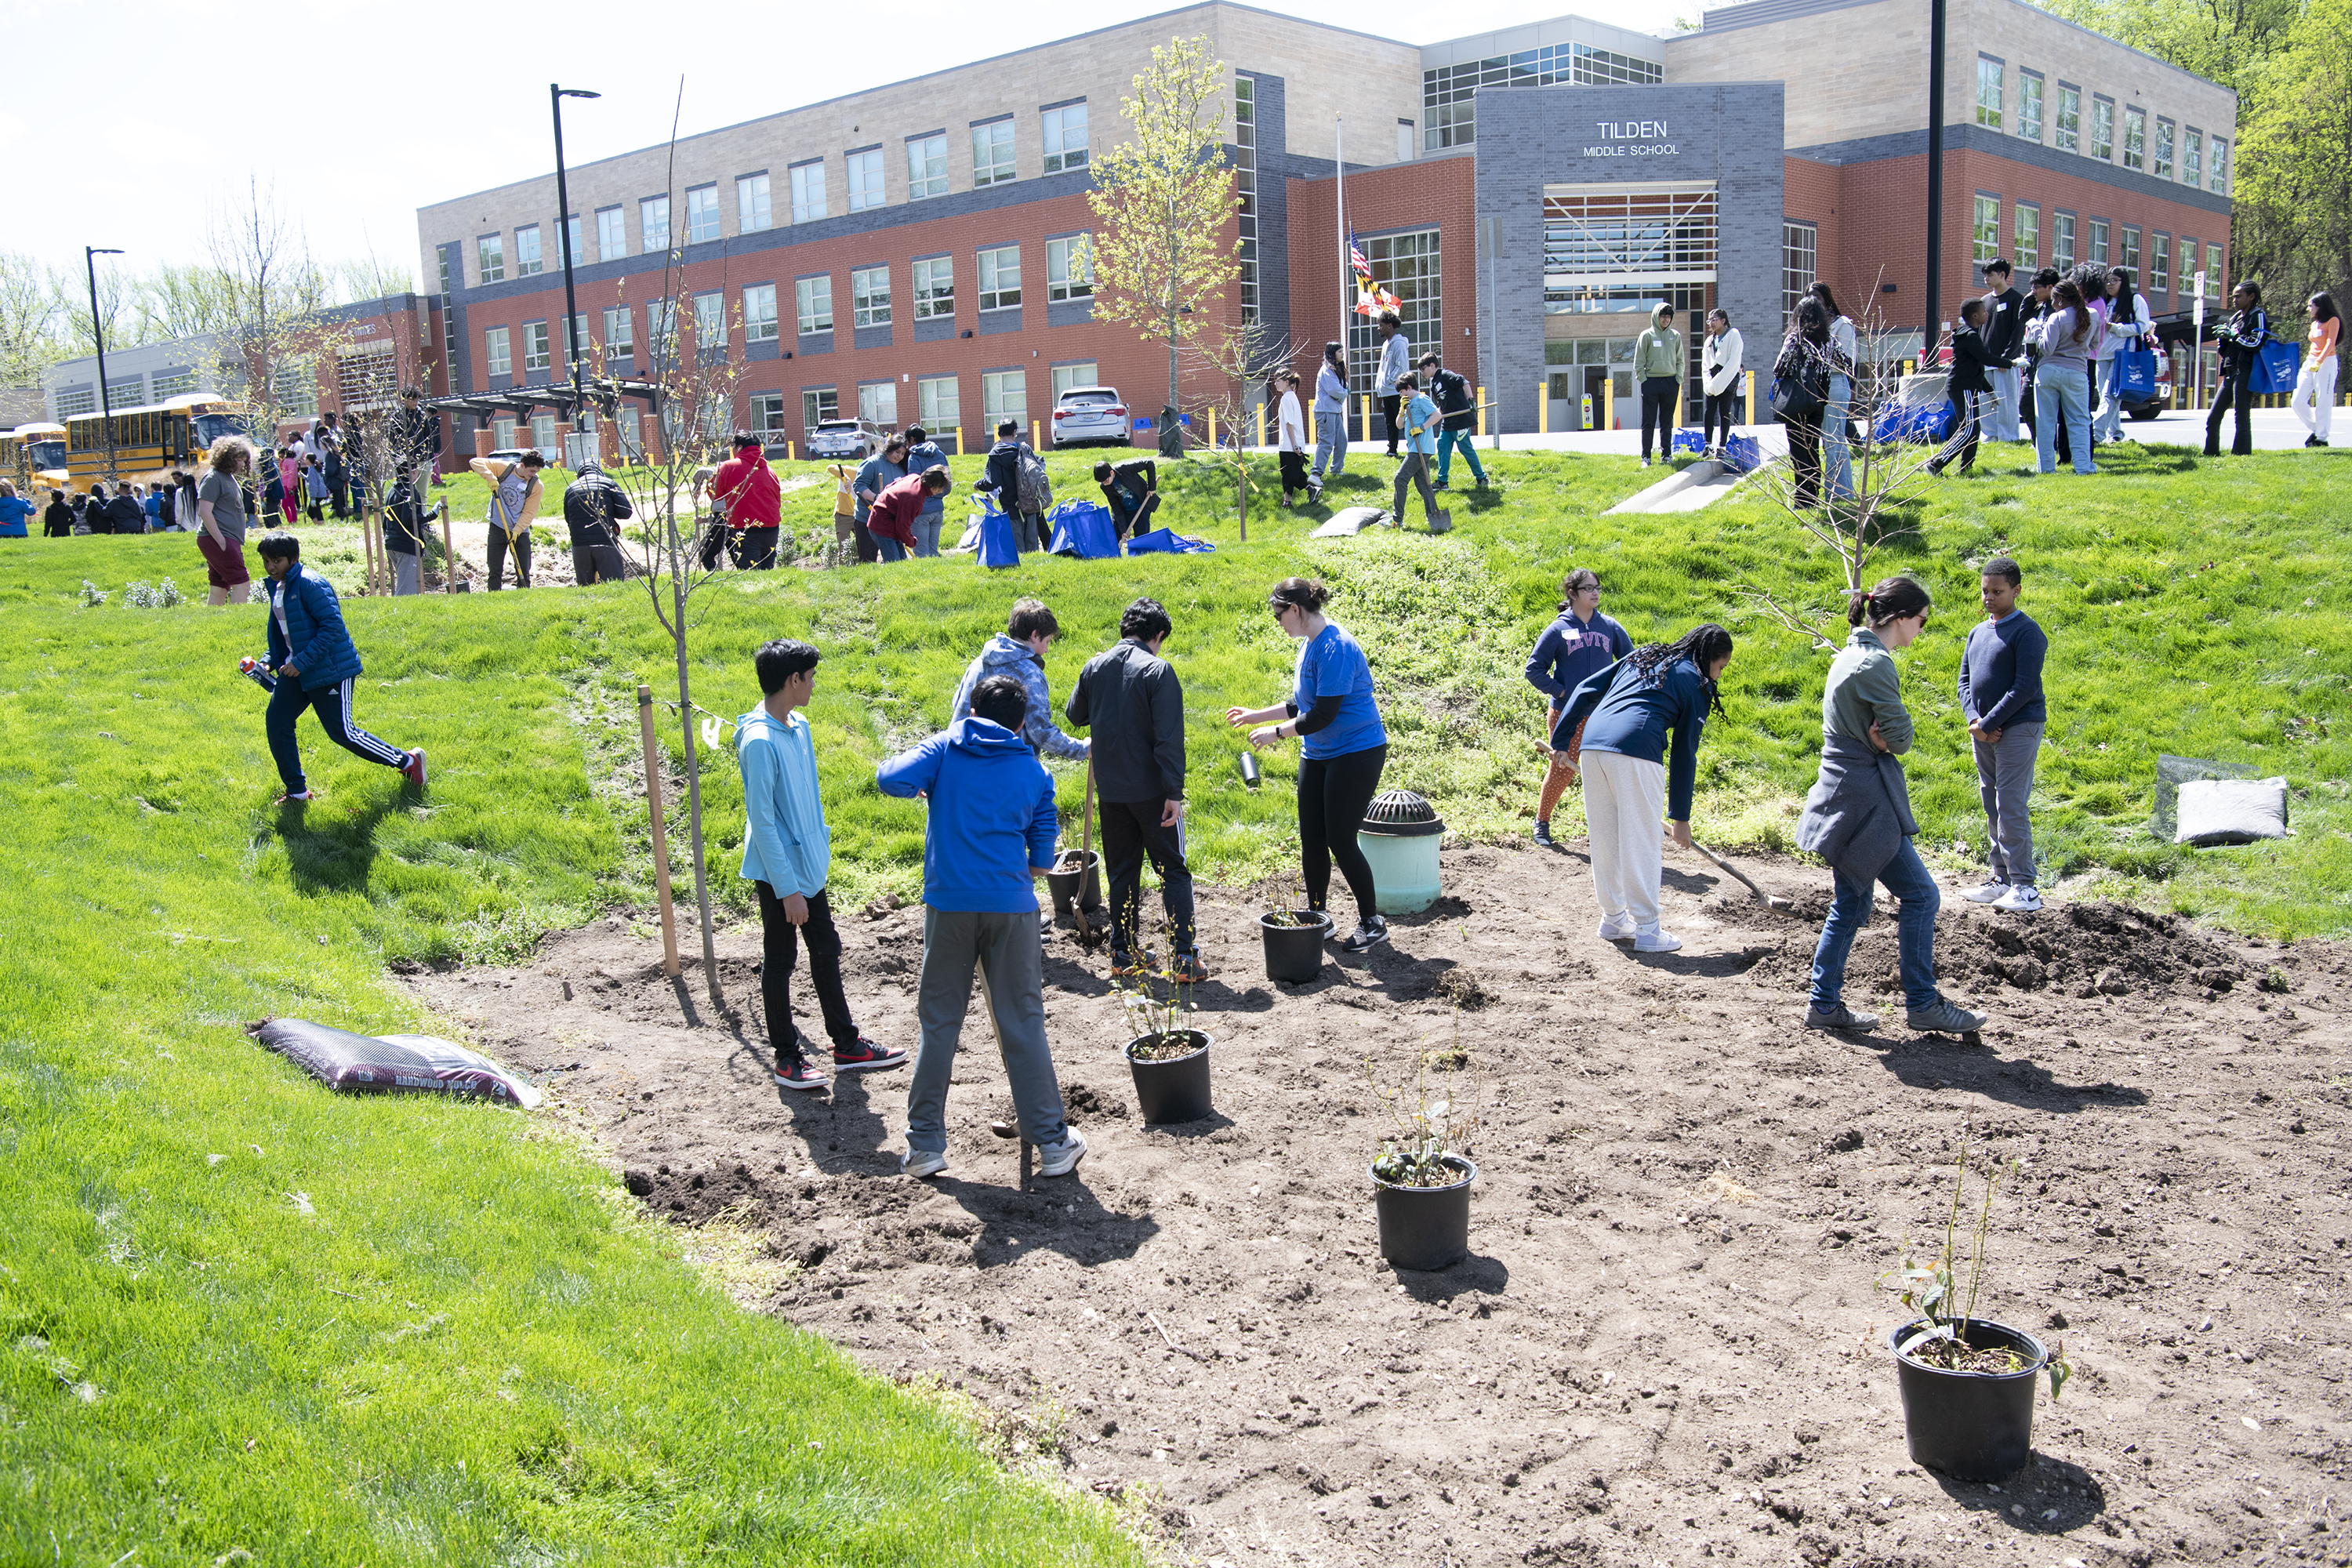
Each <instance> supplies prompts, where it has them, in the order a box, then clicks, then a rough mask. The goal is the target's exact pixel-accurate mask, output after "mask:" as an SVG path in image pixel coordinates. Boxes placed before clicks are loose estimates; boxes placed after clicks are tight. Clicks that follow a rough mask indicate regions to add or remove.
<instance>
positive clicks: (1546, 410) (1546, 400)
mask: <svg viewBox="0 0 2352 1568" xmlns="http://www.w3.org/2000/svg"><path fill="white" fill-rule="evenodd" d="M1536 434H1537V435H1538V436H1549V435H1550V434H1551V388H1550V386H1549V385H1548V384H1545V383H1543V382H1540V381H1539V382H1538V383H1536Z"/></svg>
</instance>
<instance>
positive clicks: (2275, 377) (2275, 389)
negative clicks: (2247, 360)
mask: <svg viewBox="0 0 2352 1568" xmlns="http://www.w3.org/2000/svg"><path fill="white" fill-rule="evenodd" d="M2302 368H2303V354H2302V353H2301V352H2300V351H2299V350H2297V349H2296V348H2295V346H2294V344H2293V343H2283V342H2279V341H2278V340H2277V339H2276V338H2272V339H2270V340H2269V341H2267V342H2264V343H2263V346H2262V347H2261V348H2259V349H2257V350H2255V351H2254V365H2253V369H2252V372H2251V373H2250V374H2248V375H2247V377H2246V390H2247V391H2248V392H2252V393H2256V394H2259V395H2274V394H2278V393H2286V392H2293V391H2294V382H2295V376H2296V374H2297V373H2298V372H2300V371H2301V370H2302Z"/></svg>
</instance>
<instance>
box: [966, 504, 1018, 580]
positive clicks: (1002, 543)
mask: <svg viewBox="0 0 2352 1568" xmlns="http://www.w3.org/2000/svg"><path fill="white" fill-rule="evenodd" d="M981 499H982V502H983V503H985V504H986V505H987V507H988V510H987V512H986V514H985V515H983V516H982V518H981V520H980V551H979V553H978V555H977V556H976V557H975V559H977V560H978V561H979V562H980V563H981V564H982V566H986V567H988V568H990V569H991V570H1002V569H1003V568H1004V567H1008V566H1018V565H1020V564H1021V541H1020V538H1019V536H1018V535H1016V534H1014V532H1013V520H1012V519H1011V518H1009V517H1007V516H1005V515H1004V514H1003V512H1001V511H999V510H996V506H995V503H994V502H993V501H992V500H989V498H987V497H985V496H983V497H982V498H981Z"/></svg>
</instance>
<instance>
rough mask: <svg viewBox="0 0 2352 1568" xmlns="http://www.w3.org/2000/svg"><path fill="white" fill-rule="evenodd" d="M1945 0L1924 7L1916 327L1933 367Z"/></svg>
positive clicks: (1923, 363)
mask: <svg viewBox="0 0 2352 1568" xmlns="http://www.w3.org/2000/svg"><path fill="white" fill-rule="evenodd" d="M1947 12H1948V5H1947V4H1946V0H1928V8H1927V319H1926V320H1925V321H1922V322H1921V323H1920V326H1919V368H1920V370H1921V371H1922V372H1925V371H1927V370H1929V369H1931V368H1932V364H1931V362H1932V361H1933V359H1934V357H1935V353H1936V345H1937V343H1939V342H1942V341H1943V331H1944V319H1943V310H1944V284H1943V279H1944V51H1945V47H1946V42H1945V39H1946V31H1947V22H1948V16H1947Z"/></svg>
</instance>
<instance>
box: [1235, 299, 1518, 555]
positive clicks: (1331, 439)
mask: <svg viewBox="0 0 2352 1568" xmlns="http://www.w3.org/2000/svg"><path fill="white" fill-rule="evenodd" d="M1373 331H1374V333H1375V335H1376V336H1375V341H1376V342H1378V343H1379V345H1380V350H1381V357H1380V363H1379V368H1378V370H1377V371H1376V373H1375V374H1374V377H1373V396H1374V398H1375V399H1376V400H1377V401H1378V402H1379V404H1380V409H1381V426H1382V429H1383V431H1384V433H1385V434H1386V436H1387V437H1388V456H1389V457H1390V458H1392V459H1394V460H1395V462H1396V464H1397V468H1396V472H1395V474H1394V475H1393V476H1392V479H1393V489H1394V494H1393V496H1392V498H1391V504H1390V515H1391V517H1392V518H1394V519H1395V520H1396V521H1399V522H1400V523H1402V521H1403V519H1404V508H1405V500H1406V499H1407V495H1408V492H1409V491H1418V493H1419V494H1420V496H1421V506H1422V518H1423V521H1424V522H1425V523H1426V524H1427V525H1428V528H1429V531H1431V532H1432V533H1444V532H1445V531H1447V530H1448V529H1450V528H1452V527H1453V526H1454V519H1453V515H1452V513H1450V512H1448V511H1446V510H1443V509H1441V508H1440V507H1439V506H1438V504H1437V492H1439V491H1441V490H1445V489H1451V488H1452V485H1453V474H1454V453H1455V452H1457V451H1458V452H1460V453H1461V454H1462V457H1463V460H1464V461H1465V462H1466V463H1468V464H1469V466H1470V477H1471V479H1472V480H1473V481H1474V482H1475V484H1476V485H1477V487H1478V488H1479V489H1485V488H1486V467H1485V466H1484V465H1483V464H1481V463H1480V462H1479V461H1478V453H1477V450H1476V448H1475V447H1473V446H1472V445H1471V436H1472V434H1473V432H1474V430H1475V427H1476V423H1477V416H1478V395H1477V391H1476V389H1475V388H1474V387H1473V386H1472V385H1471V384H1470V380H1469V378H1468V377H1467V376H1465V375H1464V374H1462V373H1461V372H1459V371H1454V370H1448V369H1446V368H1445V362H1444V357H1443V356H1441V355H1440V354H1438V353H1435V352H1434V351H1430V352H1427V353H1423V354H1422V356H1421V357H1420V358H1419V359H1418V360H1415V359H1414V358H1413V357H1412V339H1411V338H1410V337H1408V336H1406V335H1405V331H1404V323H1403V321H1402V319H1401V318H1400V317H1399V316H1398V314H1397V313H1396V312H1395V311H1394V310H1383V311H1381V314H1380V316H1379V318H1378V320H1377V321H1376V322H1375V323H1374V327H1373ZM1299 384H1300V376H1299V374H1298V373H1297V371H1296V370H1293V369H1290V368H1288V367H1284V368H1282V369H1280V370H1277V371H1276V372H1275V373H1274V374H1272V375H1271V376H1269V377H1268V378H1267V380H1266V384H1265V399H1266V402H1267V403H1269V404H1271V405H1274V408H1275V411H1276V412H1275V454H1276V460H1277V461H1278V462H1279V463H1280V465H1281V468H1282V504H1283V505H1284V506H1286V507H1288V506H1290V505H1292V504H1293V503H1294V502H1295V500H1296V499H1297V496H1298V495H1300V494H1301V493H1302V492H1303V493H1304V494H1305V495H1306V497H1307V504H1308V505H1310V506H1311V505H1314V504H1316V503H1317V502H1318V501H1320V500H1322V499H1323V479H1324V476H1325V475H1326V474H1327V473H1328V474H1330V475H1332V476H1335V477H1336V476H1338V475H1339V474H1343V473H1345V472H1347V469H1348V444H1349V443H1348V362H1347V349H1346V346H1345V345H1344V344H1341V343H1339V342H1328V343H1325V344H1324V345H1323V360H1322V363H1321V364H1319V365H1318V367H1317V368H1316V373H1315V392H1314V395H1313V401H1312V407H1311V410H1310V408H1309V407H1308V406H1307V405H1305V404H1302V402H1301V400H1300V395H1299ZM1310 412H1311V413H1312V414H1313V416H1314V437H1315V441H1314V457H1315V461H1314V466H1313V467H1312V468H1309V467H1308V466H1307V416H1308V414H1309V413H1310Z"/></svg>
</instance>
